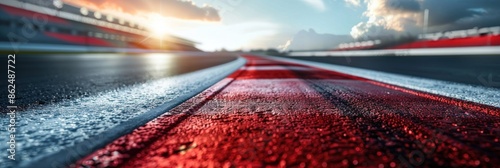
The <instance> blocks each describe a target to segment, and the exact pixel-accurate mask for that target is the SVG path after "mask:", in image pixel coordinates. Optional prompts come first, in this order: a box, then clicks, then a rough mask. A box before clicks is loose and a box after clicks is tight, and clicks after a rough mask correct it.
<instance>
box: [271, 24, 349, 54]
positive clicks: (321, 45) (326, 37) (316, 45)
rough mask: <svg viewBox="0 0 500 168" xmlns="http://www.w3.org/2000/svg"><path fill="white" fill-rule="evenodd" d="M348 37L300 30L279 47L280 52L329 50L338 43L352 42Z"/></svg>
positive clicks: (312, 30) (311, 30)
mask: <svg viewBox="0 0 500 168" xmlns="http://www.w3.org/2000/svg"><path fill="white" fill-rule="evenodd" d="M352 40H353V39H352V37H351V36H349V35H333V34H320V33H316V31H314V29H309V30H301V31H299V32H298V33H297V34H295V36H294V37H293V39H292V40H288V41H287V42H286V43H285V44H283V45H281V46H279V47H278V48H279V49H281V50H329V49H334V48H336V47H337V46H338V45H339V44H340V43H344V42H350V41H352Z"/></svg>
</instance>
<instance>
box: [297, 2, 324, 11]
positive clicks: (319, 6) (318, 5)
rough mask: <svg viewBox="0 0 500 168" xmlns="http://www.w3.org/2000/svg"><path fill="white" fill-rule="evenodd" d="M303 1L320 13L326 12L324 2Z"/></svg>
mask: <svg viewBox="0 0 500 168" xmlns="http://www.w3.org/2000/svg"><path fill="white" fill-rule="evenodd" d="M302 1H304V2H306V3H307V4H308V5H310V6H312V7H314V8H316V9H317V10H319V11H324V10H326V6H325V3H324V2H323V0H302Z"/></svg>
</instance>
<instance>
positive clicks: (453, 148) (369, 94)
mask: <svg viewBox="0 0 500 168" xmlns="http://www.w3.org/2000/svg"><path fill="white" fill-rule="evenodd" d="M245 58H247V60H248V63H247V65H246V66H245V67H244V68H242V69H240V70H239V71H237V72H235V73H234V74H233V75H231V76H230V77H228V78H226V79H224V80H222V81H221V82H219V83H218V84H216V85H214V86H212V87H211V88H209V89H207V90H206V91H204V92H202V93H200V94H199V95H198V96H195V97H193V98H192V99H190V100H188V101H186V102H185V103H183V104H181V105H180V106H178V107H176V108H174V109H172V110H171V111H170V112H169V113H168V114H165V115H162V116H160V117H158V118H157V119H155V120H153V121H150V122H149V123H147V124H146V125H144V126H142V127H140V128H138V129H136V130H134V131H133V132H132V133H130V134H128V135H125V136H123V137H121V138H119V139H117V140H115V141H114V142H112V143H110V144H108V145H107V146H106V147H104V148H102V149H100V150H98V151H96V152H94V153H93V154H91V155H89V156H87V157H85V158H83V159H82V160H80V161H78V162H77V163H75V164H74V165H72V167H80V166H81V167H84V166H85V167H87V166H89V167H233V166H234V167H350V166H360V167H436V166H447V167H449V166H451V167H463V166H480V167H495V166H498V165H500V158H499V156H500V142H499V141H500V140H499V139H500V129H499V128H500V110H499V109H496V108H492V107H487V106H481V105H477V104H473V103H468V102H463V101H460V100H453V99H449V98H444V97H439V96H434V95H430V94H426V93H421V92H417V91H411V90H407V89H404V88H399V87H395V86H390V85H385V84H381V83H378V82H375V81H370V80H366V79H362V78H358V77H354V76H350V75H346V74H341V73H336V72H332V71H327V70H322V69H316V68H313V67H307V66H303V65H297V64H290V63H285V62H277V61H273V60H269V59H266V58H264V57H257V56H249V55H247V56H245Z"/></svg>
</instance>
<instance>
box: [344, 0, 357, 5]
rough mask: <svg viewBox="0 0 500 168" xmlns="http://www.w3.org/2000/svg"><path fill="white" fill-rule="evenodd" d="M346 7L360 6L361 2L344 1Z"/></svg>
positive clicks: (354, 0) (353, 0)
mask: <svg viewBox="0 0 500 168" xmlns="http://www.w3.org/2000/svg"><path fill="white" fill-rule="evenodd" d="M344 1H345V2H346V3H347V4H348V5H351V6H361V0H344Z"/></svg>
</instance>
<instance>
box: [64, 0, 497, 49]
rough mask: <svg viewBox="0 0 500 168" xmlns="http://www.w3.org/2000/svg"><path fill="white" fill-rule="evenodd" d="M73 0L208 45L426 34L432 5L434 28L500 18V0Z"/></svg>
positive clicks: (253, 46)
mask: <svg viewBox="0 0 500 168" xmlns="http://www.w3.org/2000/svg"><path fill="white" fill-rule="evenodd" d="M65 1H66V2H69V3H73V4H77V5H81V6H87V7H89V8H93V9H99V10H100V11H103V12H104V13H111V14H113V15H117V16H121V17H126V18H128V19H134V20H135V21H137V22H138V23H139V24H143V25H145V26H146V27H149V28H150V29H151V30H152V32H153V33H154V34H155V35H161V34H172V35H177V36H181V37H184V38H187V39H190V40H193V41H196V42H198V43H199V44H198V45H197V47H198V48H200V49H202V50H205V51H214V50H220V49H222V48H224V49H227V50H237V49H256V48H259V49H267V48H281V49H285V48H290V47H291V46H301V44H298V43H300V40H298V38H297V37H304V36H311V37H310V38H309V39H311V38H313V37H318V38H322V39H324V38H325V37H326V36H328V38H335V39H339V40H337V41H338V42H342V41H349V40H353V39H358V38H363V37H372V36H383V35H393V34H404V33H410V34H418V33H422V30H423V25H424V19H423V18H424V17H423V13H424V11H425V9H427V10H429V11H430V12H429V16H430V17H429V30H430V31H442V30H452V29H459V28H470V27H474V26H492V25H495V24H497V25H498V21H500V1H498V0H143V1H138V0H65ZM314 41H315V40H309V42H311V43H314ZM317 41H320V42H322V41H321V40H317ZM293 43H297V44H295V45H293ZM318 45H320V44H318ZM310 46H314V45H310ZM316 49H317V48H316Z"/></svg>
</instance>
